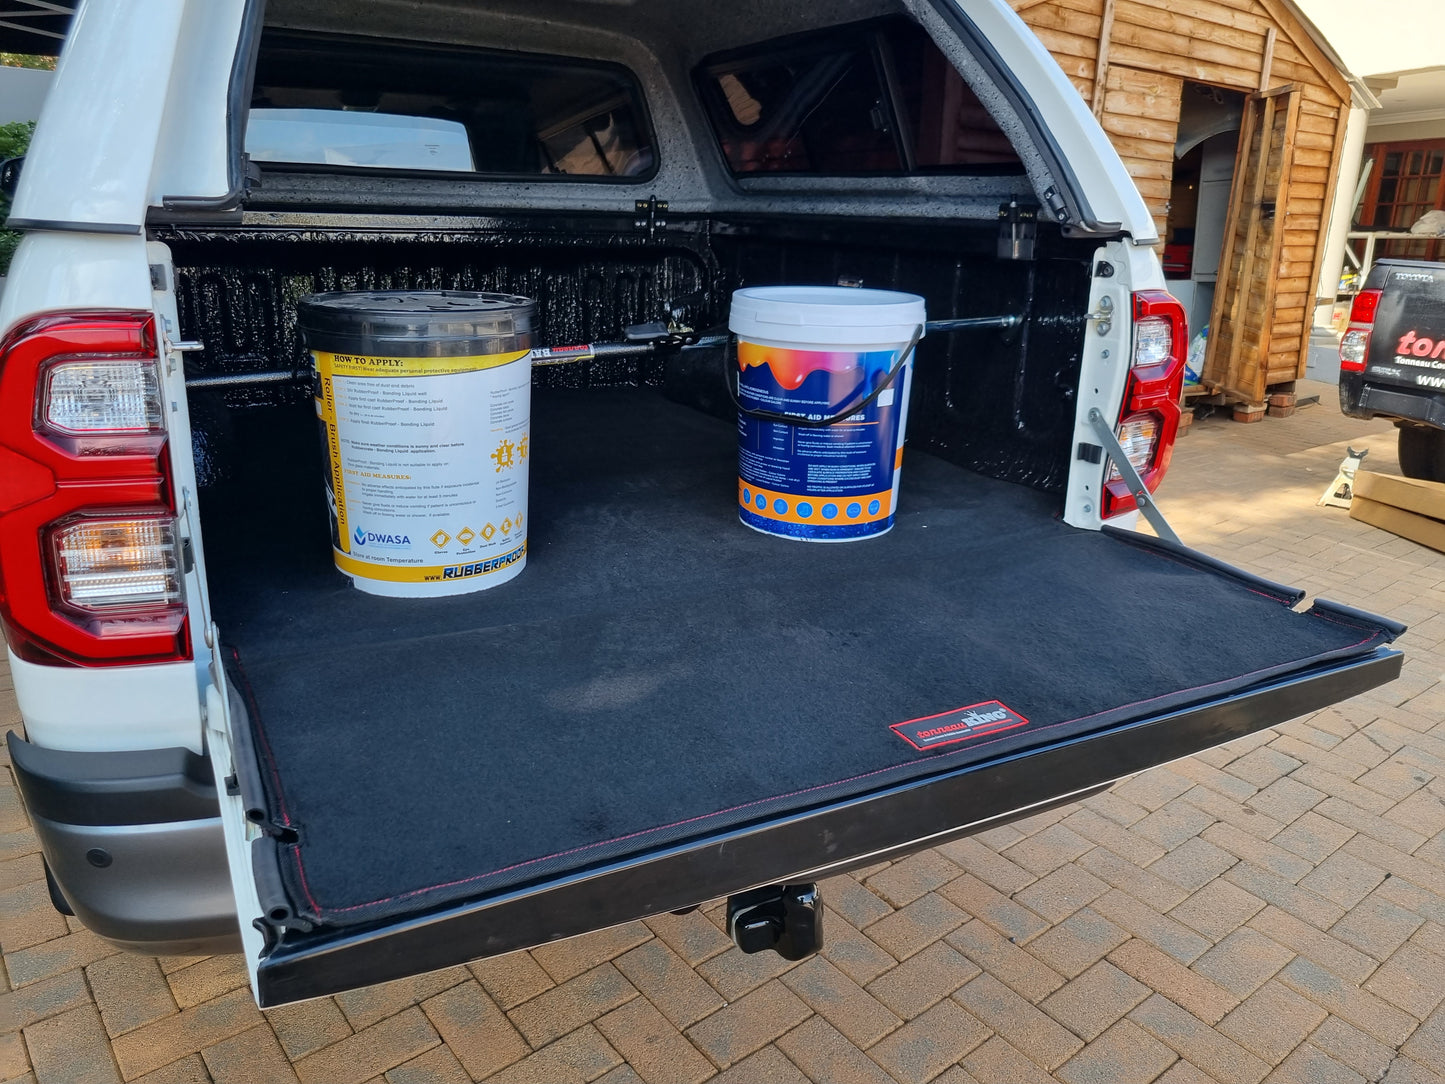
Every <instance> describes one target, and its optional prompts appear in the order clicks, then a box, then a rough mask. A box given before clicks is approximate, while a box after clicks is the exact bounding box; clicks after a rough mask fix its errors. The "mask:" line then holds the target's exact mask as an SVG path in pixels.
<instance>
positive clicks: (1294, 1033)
mask: <svg viewBox="0 0 1445 1084" xmlns="http://www.w3.org/2000/svg"><path fill="white" fill-rule="evenodd" d="M1328 1015H1329V1014H1328V1013H1327V1012H1325V1010H1324V1009H1322V1008H1320V1006H1319V1005H1317V1004H1315V1002H1313V1001H1310V1000H1309V999H1308V998H1305V997H1301V996H1300V995H1299V994H1297V993H1295V992H1294V991H1293V990H1291V989H1290V988H1289V987H1288V986H1286V985H1284V984H1283V983H1281V982H1274V981H1271V982H1266V983H1265V984H1264V985H1263V986H1261V987H1260V988H1259V989H1258V990H1256V991H1255V992H1254V993H1253V994H1251V995H1250V996H1249V997H1248V998H1247V999H1246V1000H1245V1001H1244V1002H1243V1003H1242V1004H1241V1005H1240V1006H1239V1007H1238V1008H1237V1009H1235V1010H1234V1011H1233V1012H1231V1013H1230V1014H1229V1015H1228V1016H1226V1017H1225V1018H1224V1019H1223V1020H1221V1021H1220V1022H1219V1030H1220V1031H1221V1032H1222V1033H1223V1034H1225V1035H1228V1036H1229V1037H1230V1038H1231V1039H1233V1040H1234V1041H1235V1042H1237V1043H1238V1044H1239V1045H1240V1046H1242V1047H1244V1048H1245V1049H1247V1050H1250V1051H1252V1052H1253V1053H1255V1054H1258V1055H1259V1056H1260V1057H1261V1058H1263V1059H1264V1060H1265V1061H1267V1062H1269V1063H1270V1064H1271V1065H1276V1064H1278V1063H1279V1062H1281V1061H1283V1060H1284V1058H1285V1056H1286V1055H1287V1054H1289V1052H1290V1051H1291V1050H1293V1049H1294V1048H1295V1047H1297V1046H1299V1044H1300V1043H1302V1042H1304V1040H1305V1038H1306V1037H1307V1036H1308V1035H1309V1034H1310V1033H1311V1032H1312V1031H1314V1030H1315V1029H1316V1028H1317V1027H1319V1026H1320V1024H1322V1023H1323V1022H1324V1020H1325V1017H1326V1016H1328Z"/></svg>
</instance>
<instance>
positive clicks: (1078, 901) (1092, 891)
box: [1014, 862, 1109, 923]
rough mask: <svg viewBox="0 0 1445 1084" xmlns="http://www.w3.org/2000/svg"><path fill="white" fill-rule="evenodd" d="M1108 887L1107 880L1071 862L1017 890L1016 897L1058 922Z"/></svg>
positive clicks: (1043, 915)
mask: <svg viewBox="0 0 1445 1084" xmlns="http://www.w3.org/2000/svg"><path fill="white" fill-rule="evenodd" d="M1107 891H1109V886H1108V885H1107V884H1105V883H1104V882H1103V881H1101V880H1099V878H1097V877H1095V876H1094V875H1093V874H1092V873H1090V872H1089V871H1088V870H1086V869H1084V868H1083V867H1082V866H1076V865H1074V864H1073V863H1072V862H1071V863H1069V864H1067V865H1063V866H1060V867H1059V868H1058V869H1056V870H1054V871H1053V872H1052V873H1049V874H1046V875H1045V876H1043V877H1041V878H1039V879H1038V880H1037V881H1035V882H1034V883H1033V884H1031V885H1029V886H1028V887H1027V888H1024V889H1022V890H1021V891H1019V892H1016V893H1014V899H1015V900H1017V901H1018V902H1019V903H1021V904H1023V905H1024V906H1025V907H1027V908H1028V909H1029V910H1030V911H1033V912H1034V913H1035V914H1037V915H1039V916H1041V917H1043V918H1044V919H1047V920H1048V921H1049V922H1050V923H1057V922H1062V921H1063V920H1064V919H1066V918H1068V917H1069V916H1070V915H1072V914H1073V913H1074V912H1075V911H1077V910H1078V909H1079V908H1080V907H1086V906H1088V905H1089V904H1090V903H1092V902H1093V901H1094V900H1096V899H1098V898H1099V897H1100V896H1102V895H1103V894H1104V893H1105V892H1107Z"/></svg>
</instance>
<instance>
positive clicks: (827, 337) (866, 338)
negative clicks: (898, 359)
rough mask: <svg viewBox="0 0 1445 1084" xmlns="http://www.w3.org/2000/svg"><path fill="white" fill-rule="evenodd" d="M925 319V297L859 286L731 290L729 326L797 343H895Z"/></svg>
mask: <svg viewBox="0 0 1445 1084" xmlns="http://www.w3.org/2000/svg"><path fill="white" fill-rule="evenodd" d="M926 319H927V317H926V315H925V311H924V303H923V298H921V297H919V296H918V295H917V294H905V293H900V292H898V291H896V290H865V289H860V288H858V287H855V286H748V287H745V288H743V289H741V290H735V291H734V292H733V301H732V309H731V311H730V312H729V314H728V330H729V331H732V332H733V333H734V334H736V335H738V336H739V337H741V338H743V339H749V340H751V339H752V338H759V339H774V340H778V341H781V342H787V343H797V344H798V345H799V346H807V345H809V344H817V345H820V346H896V345H899V344H902V343H906V342H907V341H908V340H909V339H910V338H912V337H913V332H914V331H915V330H916V329H917V328H918V326H919V325H920V324H922V323H923V322H924V321H925V320H926Z"/></svg>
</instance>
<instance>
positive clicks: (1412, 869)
mask: <svg viewBox="0 0 1445 1084" xmlns="http://www.w3.org/2000/svg"><path fill="white" fill-rule="evenodd" d="M1343 849H1344V850H1346V851H1348V852H1349V853H1350V854H1353V855H1355V856H1356V857H1358V858H1363V859H1364V860H1365V861H1366V862H1372V863H1374V864H1375V865H1377V866H1379V867H1380V868H1381V869H1383V870H1384V871H1385V872H1387V873H1390V874H1392V875H1394V876H1396V877H1403V878H1405V880H1407V881H1410V882H1411V883H1412V884H1417V885H1419V886H1420V887H1421V888H1423V889H1425V890H1426V891H1427V892H1433V893H1434V894H1435V895H1437V896H1445V869H1442V868H1441V867H1440V866H1437V865H1433V864H1432V863H1429V862H1426V861H1424V860H1423V859H1420V858H1417V857H1415V856H1414V855H1410V854H1406V853H1405V852H1403V851H1399V850H1396V849H1395V848H1394V847H1388V846H1385V845H1383V844H1381V843H1379V842H1378V841H1376V840H1373V839H1366V838H1365V837H1363V836H1358V835H1357V836H1354V837H1353V838H1352V839H1350V841H1349V842H1348V843H1346V844H1345V846H1344V848H1343Z"/></svg>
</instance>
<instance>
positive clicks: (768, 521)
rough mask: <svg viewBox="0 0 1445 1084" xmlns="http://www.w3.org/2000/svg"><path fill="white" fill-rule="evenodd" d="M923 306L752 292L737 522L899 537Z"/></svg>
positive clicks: (744, 329)
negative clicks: (900, 500) (900, 491)
mask: <svg viewBox="0 0 1445 1084" xmlns="http://www.w3.org/2000/svg"><path fill="white" fill-rule="evenodd" d="M924 322H925V313H924V304H923V298H921V297H919V296H917V295H916V294H905V293H898V292H895V291H892V290H866V289H859V288H855V287H848V286H752V287H748V288H746V289H742V290H738V291H736V292H735V293H734V294H733V297H732V309H731V312H730V313H729V316H728V329H729V330H730V331H731V332H732V333H733V334H734V335H735V336H737V366H736V373H735V374H734V373H729V376H728V379H729V385H730V386H731V385H732V382H733V380H734V379H736V391H737V396H736V398H737V405H738V516H739V518H740V519H741V520H742V521H743V523H745V524H746V525H747V526H749V527H752V528H753V529H754V530H757V531H762V532H763V533H765V534H771V535H777V536H779V537H782V538H792V539H798V540H800V541H805V542H848V541H853V540H856V539H861V538H872V537H875V536H877V535H880V534H884V533H885V532H887V531H889V530H890V529H891V528H892V527H893V519H894V516H895V514H896V512H897V508H898V481H899V477H900V473H901V470H902V465H903V440H904V433H905V429H906V426H907V421H908V393H909V389H910V386H911V385H912V382H913V381H912V377H913V351H914V348H915V347H916V346H917V344H918V340H919V339H920V338H922V336H923V329H924Z"/></svg>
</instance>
